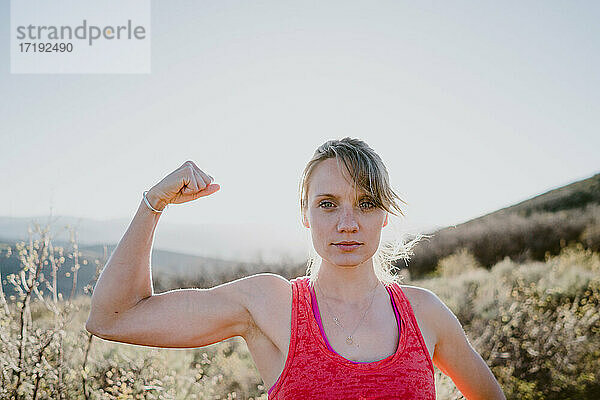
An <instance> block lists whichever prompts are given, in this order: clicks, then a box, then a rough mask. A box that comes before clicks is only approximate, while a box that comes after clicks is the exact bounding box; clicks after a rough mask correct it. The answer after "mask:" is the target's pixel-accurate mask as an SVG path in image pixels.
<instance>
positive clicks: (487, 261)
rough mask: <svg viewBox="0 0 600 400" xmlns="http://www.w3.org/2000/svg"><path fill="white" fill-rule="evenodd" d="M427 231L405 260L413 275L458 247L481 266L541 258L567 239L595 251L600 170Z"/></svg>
mask: <svg viewBox="0 0 600 400" xmlns="http://www.w3.org/2000/svg"><path fill="white" fill-rule="evenodd" d="M432 235H433V237H432V238H430V239H428V240H426V241H422V242H420V243H419V244H418V245H417V246H416V248H415V250H414V256H413V258H412V259H411V261H410V264H409V270H410V271H411V274H413V275H414V276H424V275H426V274H429V273H431V272H433V271H434V270H435V268H436V266H437V264H438V261H439V260H440V259H441V258H443V257H446V256H448V255H450V254H453V253H455V252H457V251H458V250H459V249H460V248H466V249H468V250H470V251H471V253H473V254H474V256H475V257H476V259H477V261H478V262H479V263H481V264H482V265H483V266H484V267H486V268H491V266H492V265H494V264H495V263H497V262H498V261H500V260H502V259H504V257H510V258H511V259H513V260H514V261H518V262H524V261H527V260H533V261H543V260H544V259H545V258H546V257H547V256H549V255H556V254H558V253H559V252H560V249H561V248H563V247H565V245H566V244H568V243H570V242H580V243H582V244H583V245H584V247H585V248H589V249H592V250H595V251H598V250H599V249H600V174H595V175H593V176H592V177H590V178H587V179H583V180H580V181H577V182H574V183H571V184H569V185H566V186H562V187H560V188H556V189H553V190H550V191H548V192H545V193H542V194H540V195H538V196H535V197H533V198H531V199H528V200H525V201H522V202H520V203H518V204H515V205H513V206H510V207H506V208H502V209H500V210H497V211H494V212H492V213H489V214H486V215H483V216H481V217H478V218H474V219H472V220H469V221H467V222H465V223H463V224H459V225H455V226H451V227H447V228H444V229H440V230H438V231H436V232H433V233H432ZM400 265H401V264H399V266H400Z"/></svg>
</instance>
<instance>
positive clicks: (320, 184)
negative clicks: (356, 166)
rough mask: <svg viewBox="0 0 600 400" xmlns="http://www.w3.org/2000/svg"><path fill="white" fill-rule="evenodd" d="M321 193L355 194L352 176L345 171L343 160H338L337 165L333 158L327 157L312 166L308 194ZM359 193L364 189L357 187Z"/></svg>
mask: <svg viewBox="0 0 600 400" xmlns="http://www.w3.org/2000/svg"><path fill="white" fill-rule="evenodd" d="M322 193H329V194H334V195H337V196H352V197H353V196H354V195H355V191H354V188H353V185H352V178H351V177H350V175H349V174H348V172H347V171H346V168H345V167H344V163H343V161H340V166H339V167H338V163H337V160H336V159H335V158H328V159H326V160H323V161H321V162H319V163H318V164H317V165H316V166H315V167H314V169H313V171H312V174H311V177H310V182H309V187H308V196H309V197H314V196H316V195H319V194H322ZM359 194H364V191H363V190H361V189H359Z"/></svg>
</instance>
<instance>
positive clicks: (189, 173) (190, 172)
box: [183, 164, 200, 194]
mask: <svg viewBox="0 0 600 400" xmlns="http://www.w3.org/2000/svg"><path fill="white" fill-rule="evenodd" d="M186 178H187V179H189V181H190V183H189V184H188V186H187V188H185V189H184V191H183V193H186V194H187V193H196V192H198V191H199V190H200V188H199V186H198V180H197V179H196V174H195V173H194V167H192V166H191V165H189V164H188V165H187V170H186Z"/></svg>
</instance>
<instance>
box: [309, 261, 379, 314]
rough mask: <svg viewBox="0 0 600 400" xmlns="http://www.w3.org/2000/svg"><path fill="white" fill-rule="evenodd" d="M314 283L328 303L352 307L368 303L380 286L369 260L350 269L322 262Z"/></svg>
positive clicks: (371, 262)
mask: <svg viewBox="0 0 600 400" xmlns="http://www.w3.org/2000/svg"><path fill="white" fill-rule="evenodd" d="M316 282H317V284H318V285H319V288H320V289H321V291H322V292H323V294H324V295H325V296H326V297H327V299H329V300H330V301H336V302H341V303H345V304H347V305H354V306H355V305H361V304H364V303H365V302H368V301H370V300H371V296H373V295H374V292H376V291H377V290H378V289H379V288H378V287H377V286H378V285H379V284H380V282H379V280H378V279H377V276H376V275H375V271H374V270H373V259H371V258H370V259H369V260H367V261H365V262H364V263H362V264H359V265H356V266H352V267H340V266H338V265H333V264H331V263H329V262H327V261H325V260H323V261H322V262H321V266H320V267H319V272H318V274H317V281H316ZM376 287H377V288H376Z"/></svg>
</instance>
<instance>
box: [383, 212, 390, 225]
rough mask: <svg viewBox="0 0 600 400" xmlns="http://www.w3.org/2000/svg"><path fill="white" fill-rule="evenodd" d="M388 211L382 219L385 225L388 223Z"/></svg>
mask: <svg viewBox="0 0 600 400" xmlns="http://www.w3.org/2000/svg"><path fill="white" fill-rule="evenodd" d="M388 215H389V214H388V213H385V221H383V226H386V225H387V224H388Z"/></svg>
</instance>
